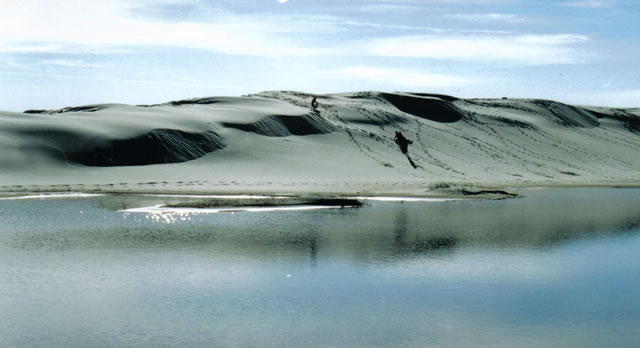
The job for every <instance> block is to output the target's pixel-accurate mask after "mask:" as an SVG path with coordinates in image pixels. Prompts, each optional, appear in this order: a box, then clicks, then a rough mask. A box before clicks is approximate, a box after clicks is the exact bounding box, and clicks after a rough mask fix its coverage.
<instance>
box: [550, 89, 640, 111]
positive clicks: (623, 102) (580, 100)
mask: <svg viewBox="0 0 640 348" xmlns="http://www.w3.org/2000/svg"><path fill="white" fill-rule="evenodd" d="M561 97H563V98H564V99H565V100H566V101H567V102H569V103H572V104H580V105H595V106H609V107H621V108H640V89H620V90H611V89H607V90H598V91H585V92H580V93H571V94H566V95H564V96H561Z"/></svg>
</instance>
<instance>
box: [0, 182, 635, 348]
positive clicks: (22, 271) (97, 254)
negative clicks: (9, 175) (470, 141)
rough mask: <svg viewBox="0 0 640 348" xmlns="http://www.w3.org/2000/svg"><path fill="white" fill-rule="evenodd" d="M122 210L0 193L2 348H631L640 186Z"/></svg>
mask: <svg viewBox="0 0 640 348" xmlns="http://www.w3.org/2000/svg"><path fill="white" fill-rule="evenodd" d="M525 195H526V197H525V198H520V199H511V200H504V201H451V202H404V203H399V202H370V203H369V204H368V205H367V206H365V207H363V208H360V209H355V208H352V209H331V210H312V211H286V212H236V213H234V214H231V213H217V214H193V213H182V214H177V213H162V214H146V213H127V212H123V211H119V210H120V209H123V208H131V207H136V206H144V205H152V204H157V203H159V202H158V201H162V200H165V201H175V200H179V199H178V198H169V197H167V198H158V197H141V196H136V197H131V196H129V197H125V196H98V197H83V198H64V199H21V200H0V313H1V314H0V346H21V347H22V346H47V347H50V346H83V347H87V346H100V347H104V346H118V347H121V346H154V347H157V346H425V345H438V346H496V345H499V346H504V345H506V346H563V347H564V346H575V347H578V346H579V347H583V346H633V345H637V344H638V342H639V341H640V190H638V189H556V190H537V191H527V192H525Z"/></svg>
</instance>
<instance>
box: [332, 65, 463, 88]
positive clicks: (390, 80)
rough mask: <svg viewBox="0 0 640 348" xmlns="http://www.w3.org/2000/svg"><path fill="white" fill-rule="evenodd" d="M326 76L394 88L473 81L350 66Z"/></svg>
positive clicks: (460, 83) (425, 86)
mask: <svg viewBox="0 0 640 348" xmlns="http://www.w3.org/2000/svg"><path fill="white" fill-rule="evenodd" d="M326 75H327V76H329V77H333V78H339V79H354V78H355V79H360V80H369V81H375V82H382V83H387V84H391V85H394V86H396V87H407V88H439V87H453V86H464V85H469V84H472V83H474V82H475V81H473V80H470V79H467V78H463V77H459V76H454V75H444V74H428V73H423V72H419V71H414V70H408V69H395V68H381V67H371V66H350V67H343V68H340V69H335V70H331V71H328V72H327V74H326Z"/></svg>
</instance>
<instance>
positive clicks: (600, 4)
mask: <svg viewBox="0 0 640 348" xmlns="http://www.w3.org/2000/svg"><path fill="white" fill-rule="evenodd" d="M560 5H561V6H568V7H584V8H600V7H606V6H607V5H606V4H605V3H603V2H602V1H567V2H563V3H561V4H560Z"/></svg>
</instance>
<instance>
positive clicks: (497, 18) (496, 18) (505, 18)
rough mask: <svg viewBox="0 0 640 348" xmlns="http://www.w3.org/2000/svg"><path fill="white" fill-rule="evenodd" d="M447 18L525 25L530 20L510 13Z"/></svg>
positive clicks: (461, 15) (468, 14)
mask: <svg viewBox="0 0 640 348" xmlns="http://www.w3.org/2000/svg"><path fill="white" fill-rule="evenodd" d="M446 17H447V18H452V19H457V20H463V21H468V22H476V23H486V22H505V23H525V22H528V19H527V18H525V17H522V16H520V15H517V14H510V13H481V14H478V13H460V14H453V15H448V16H446Z"/></svg>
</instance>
